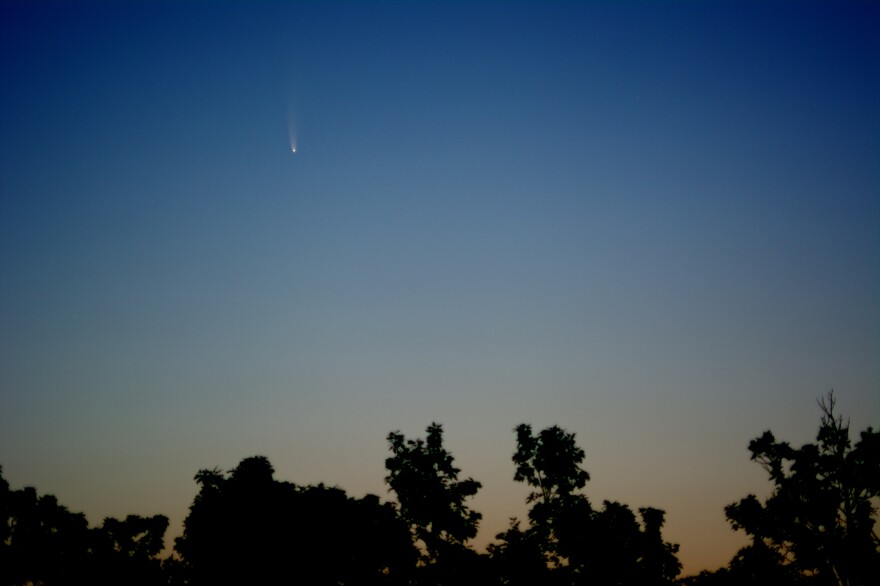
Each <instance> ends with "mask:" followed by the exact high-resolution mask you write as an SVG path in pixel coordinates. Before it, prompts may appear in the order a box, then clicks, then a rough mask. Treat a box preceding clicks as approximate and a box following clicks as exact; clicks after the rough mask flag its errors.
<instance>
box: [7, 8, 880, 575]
mask: <svg viewBox="0 0 880 586" xmlns="http://www.w3.org/2000/svg"><path fill="white" fill-rule="evenodd" d="M0 76H2V77H0V86H2V88H3V90H2V94H0V466H2V469H3V476H4V477H5V478H6V479H7V480H8V481H9V483H10V485H11V486H12V488H20V487H23V486H28V485H29V486H35V487H36V488H37V490H38V491H39V492H40V493H41V494H42V493H51V494H54V495H56V496H57V497H58V499H59V501H60V502H61V503H62V504H64V505H66V506H68V507H69V508H70V509H71V510H74V511H83V512H85V513H86V515H87V517H88V519H89V521H90V522H91V523H93V524H98V523H100V522H101V520H102V519H103V518H105V517H107V516H116V517H120V516H125V515H127V514H140V515H152V514H157V513H162V514H165V515H167V516H168V517H169V518H170V520H171V527H170V529H169V532H168V534H167V535H166V543H167V544H169V545H170V544H171V543H173V537H174V536H175V535H177V534H179V532H180V530H181V523H182V521H183V519H184V517H185V515H186V513H187V508H188V506H189V505H190V504H191V503H192V499H193V496H194V495H195V494H196V491H197V486H196V484H195V482H194V481H193V476H194V475H195V473H196V472H197V471H198V470H199V469H204V468H214V467H215V466H216V467H219V468H221V469H225V470H228V469H231V468H233V467H234V466H235V465H236V464H237V463H238V462H239V461H240V460H241V459H243V458H245V457H248V456H252V455H256V454H260V455H265V456H267V457H268V458H269V460H270V461H271V462H272V464H273V465H274V467H275V469H276V478H278V479H281V480H288V481H291V482H295V483H297V484H309V483H317V482H324V483H325V484H329V485H338V486H340V487H341V488H344V489H345V490H346V491H347V492H348V493H349V494H350V495H352V496H362V495H364V494H366V493H375V494H379V495H381V496H382V497H383V498H386V499H392V498H393V494H389V493H388V489H387V487H386V486H385V484H384V476H385V469H384V460H385V458H386V457H388V456H389V455H390V452H389V451H388V446H387V442H386V436H387V435H388V433H389V432H391V431H395V430H400V431H401V432H403V433H404V434H405V435H406V436H407V437H424V435H425V428H426V427H427V426H428V425H429V424H430V423H431V422H432V421H436V422H439V423H441V424H442V425H443V428H444V431H445V445H446V447H447V448H448V449H449V450H450V451H451V452H452V454H453V456H454V457H455V461H456V464H457V465H458V466H459V467H460V468H461V470H462V475H463V476H465V477H467V476H472V477H474V478H475V479H476V480H479V481H480V482H482V484H483V488H482V490H481V491H480V493H479V494H478V495H477V497H476V498H475V499H473V501H472V506H473V508H474V509H476V510H477V511H480V512H481V513H483V516H484V518H483V521H482V523H481V529H480V533H479V535H478V537H477V539H476V541H475V546H476V547H478V549H481V548H483V547H485V545H486V544H487V543H489V542H491V541H492V540H493V538H494V535H495V534H496V533H498V532H500V531H503V530H504V529H505V528H506V527H507V524H508V519H509V518H510V517H513V516H517V517H520V518H524V517H525V514H526V510H527V509H526V505H525V496H526V494H527V492H528V490H527V488H526V487H523V486H521V485H519V484H517V483H515V482H514V481H513V474H514V467H513V463H512V461H511V456H512V454H513V452H514V450H515V435H514V432H513V429H514V427H515V426H516V425H517V424H519V423H523V422H525V423H530V424H532V426H533V428H534V429H535V430H539V429H542V428H544V427H547V426H550V425H560V426H562V427H564V428H565V429H567V430H568V431H571V432H574V433H575V434H576V437H577V441H578V443H579V445H580V446H581V447H582V448H583V449H584V450H585V452H586V459H585V461H584V467H585V468H586V469H587V471H588V472H589V473H590V474H591V476H592V480H591V481H590V482H589V483H588V484H587V487H586V494H587V495H588V496H589V498H590V499H591V502H593V504H594V505H596V506H599V505H600V504H601V502H602V501H603V500H605V499H609V500H617V501H620V502H623V503H625V504H628V505H630V506H631V507H633V508H634V509H636V508H638V507H642V506H654V507H658V508H661V509H664V510H665V511H666V514H667V516H666V526H665V528H664V535H665V537H666V539H667V540H669V541H672V542H675V543H679V544H680V545H681V551H680V555H679V557H680V559H681V561H682V563H683V564H684V571H685V573H694V572H698V571H700V570H702V569H715V568H718V567H720V566H723V565H725V564H727V562H728V561H729V560H730V558H731V557H732V556H733V554H734V553H735V552H736V550H737V549H738V548H739V547H741V546H743V545H744V544H745V543H746V538H745V536H744V535H742V534H738V533H735V532H733V531H732V530H731V529H730V527H729V525H728V524H727V522H726V520H725V517H724V510H723V509H724V506H725V505H727V504H729V503H731V502H734V501H737V500H739V499H740V498H743V497H745V496H746V495H747V494H749V493H755V494H757V495H759V496H761V497H764V496H767V495H768V494H769V492H770V490H771V485H770V483H769V482H768V480H767V477H766V475H765V473H764V472H763V470H761V468H760V467H759V466H758V465H757V464H755V463H753V462H750V461H749V453H748V450H747V446H748V442H749V441H750V440H751V439H752V438H754V437H757V436H758V435H760V434H761V433H762V432H763V431H764V430H766V429H772V430H773V432H774V433H775V434H776V436H777V437H778V438H780V439H784V440H787V441H790V442H792V444H794V445H801V444H802V443H805V442H809V441H813V440H814V439H815V432H816V430H817V429H818V425H819V420H820V416H821V413H820V411H819V408H818V406H817V404H816V400H817V399H818V398H820V397H821V396H823V395H824V394H825V393H827V392H828V391H829V390H831V389H834V392H835V395H836V396H837V398H838V407H839V410H840V412H841V413H842V414H845V415H850V416H851V424H852V428H853V431H854V432H857V431H859V430H863V429H865V428H866V427H867V426H869V425H873V426H874V427H875V428H876V427H877V426H878V424H880V392H878V391H880V171H878V170H880V107H878V105H880V5H877V4H876V3H871V2H867V1H865V2H835V3H831V2H828V3H826V2H724V1H721V2H707V3H701V2H688V1H668V2H622V3H620V2H614V3H612V2H558V3H546V2H542V3H537V2H534V3H533V2H524V1H514V2H505V3H501V2H454V1H450V2H436V3H435V2H431V3H429V2H418V3H409V2H370V3H354V2H345V3H343V2H295V3H294V2H291V3H283V2H272V3H270V2H263V3H245V2H221V3H207V2H170V1H169V2H149V3H148V2H119V3H112V4H111V3H106V2H89V3H76V2H65V3H61V2H40V1H37V2H12V1H9V0H3V1H2V2H0ZM294 139H295V142H296V147H297V148H296V153H295V154H294V153H292V152H291V141H292V140H294Z"/></svg>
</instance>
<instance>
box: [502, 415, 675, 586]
mask: <svg viewBox="0 0 880 586" xmlns="http://www.w3.org/2000/svg"><path fill="white" fill-rule="evenodd" d="M515 431H516V439H517V450H516V452H515V453H514V455H513V462H514V464H515V465H516V472H515V474H514V480H516V481H519V482H525V483H527V484H528V485H529V486H532V487H534V488H536V490H535V491H533V492H531V493H530V494H529V495H528V497H527V499H526V500H527V502H528V503H530V504H531V505H532V507H531V509H530V510H529V521H530V525H529V526H528V527H527V528H525V529H521V528H520V523H519V521H517V520H515V519H514V520H512V522H511V527H510V529H508V530H507V531H506V532H504V533H501V534H499V535H498V536H497V538H498V539H499V543H496V544H493V545H492V546H490V548H489V553H490V555H491V556H492V558H493V560H495V562H496V564H497V567H498V572H499V574H500V575H501V579H502V583H504V584H535V583H541V584H566V585H574V584H596V585H599V586H602V585H606V584H608V585H611V584H615V585H633V586H636V585H650V584H670V583H672V582H673V580H674V579H675V577H676V576H677V575H678V573H679V570H680V568H681V565H680V564H679V562H678V558H677V557H676V554H677V552H678V546H677V545H673V544H669V543H666V542H664V541H663V538H662V535H661V531H660V530H661V527H662V526H663V522H664V513H663V511H661V510H659V509H653V508H643V509H640V510H639V512H640V515H641V522H640V521H639V520H638V519H637V518H636V516H635V515H634V514H633V512H632V511H631V510H630V509H629V507H627V506H626V505H622V504H620V503H616V502H609V501H605V502H604V503H603V508H602V509H601V510H594V509H593V507H592V506H591V505H590V502H589V500H588V499H587V497H586V495H584V494H583V493H582V492H581V490H582V489H583V488H584V487H585V486H586V483H587V481H588V480H589V478H590V476H589V474H588V473H587V471H586V470H584V469H583V468H581V463H582V462H583V460H584V456H585V454H584V451H583V450H582V449H581V448H580V447H578V445H577V444H576V442H575V436H574V434H573V433H568V432H566V431H565V430H563V429H561V428H560V427H558V426H553V427H549V428H547V429H544V430H542V431H541V432H540V433H538V435H534V434H533V433H532V428H531V426H529V425H527V424H521V425H519V426H517V427H516V430H515Z"/></svg>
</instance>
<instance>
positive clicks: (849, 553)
mask: <svg viewBox="0 0 880 586" xmlns="http://www.w3.org/2000/svg"><path fill="white" fill-rule="evenodd" d="M819 406H820V409H821V411H822V419H821V423H820V426H819V431H818V433H817V435H816V443H815V444H805V445H804V446H802V447H801V448H799V449H795V448H792V447H791V446H790V445H789V444H788V442H780V441H777V440H776V438H775V436H774V435H773V433H772V432H770V431H766V432H764V433H763V434H762V435H761V436H760V437H758V438H756V439H754V440H752V441H751V442H750V443H749V452H751V459H752V460H754V461H756V462H758V463H759V464H760V465H761V466H762V467H763V468H764V469H765V470H766V471H767V473H768V475H769V477H770V481H771V482H772V483H773V493H772V494H771V496H770V497H769V498H768V499H766V501H765V502H764V503H761V501H760V500H759V499H758V498H757V497H756V496H755V495H748V496H746V497H745V498H743V499H742V500H740V501H739V502H737V503H733V504H731V505H728V506H727V507H726V508H725V512H726V514H727V518H728V520H729V521H730V523H731V525H732V526H733V528H734V529H742V530H743V531H745V532H746V533H748V534H749V535H751V536H752V539H753V545H752V546H751V548H752V549H753V550H755V551H756V552H758V551H760V552H761V554H760V557H757V556H756V555H751V556H749V554H748V553H747V552H741V553H740V554H739V555H738V559H739V560H741V562H740V567H742V564H743V563H745V562H744V561H742V560H746V561H748V560H750V559H759V560H761V563H762V564H765V565H766V564H767V562H766V560H767V559H769V558H771V557H772V558H773V559H775V560H776V563H777V564H778V565H782V566H786V567H789V568H790V569H792V570H794V571H796V573H797V574H798V575H800V576H810V577H812V581H814V582H816V583H819V584H840V585H842V586H843V585H846V586H857V585H859V586H860V585H866V584H870V583H876V580H877V578H878V577H880V538H878V535H877V533H876V531H875V527H876V523H877V509H876V503H877V498H878V497H880V434H878V433H877V432H875V431H874V430H873V429H872V428H870V427H869V428H868V429H867V430H866V431H863V432H861V434H860V440H859V441H858V442H857V443H856V444H855V445H853V444H852V442H851V440H850V433H849V421H848V420H847V421H844V419H843V417H840V416H838V415H836V414H835V412H834V409H835V406H836V400H835V397H834V395H833V393H828V395H827V396H826V397H823V398H822V399H821V400H820V401H819ZM765 549H766V552H764V550H765ZM733 568H734V564H733V562H731V569H733ZM762 573H767V571H766V570H764V571H763V572H762Z"/></svg>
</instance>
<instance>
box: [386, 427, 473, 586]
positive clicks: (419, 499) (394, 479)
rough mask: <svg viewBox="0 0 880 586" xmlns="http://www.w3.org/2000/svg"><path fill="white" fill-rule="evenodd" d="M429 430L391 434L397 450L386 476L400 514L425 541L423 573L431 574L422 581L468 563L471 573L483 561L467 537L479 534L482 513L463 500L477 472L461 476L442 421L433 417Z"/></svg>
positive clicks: (449, 575)
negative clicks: (413, 435) (411, 435)
mask: <svg viewBox="0 0 880 586" xmlns="http://www.w3.org/2000/svg"><path fill="white" fill-rule="evenodd" d="M427 434H428V435H427V438H426V439H424V440H423V439H406V438H405V437H404V436H403V435H402V434H401V433H400V432H392V433H390V434H388V446H389V448H390V449H391V452H392V454H393V455H392V456H391V457H390V458H388V459H387V460H385V468H386V469H387V470H388V476H387V477H386V478H385V481H386V482H387V483H388V486H389V487H390V488H391V490H392V491H394V493H395V494H396V495H397V502H398V506H399V509H400V515H401V517H402V518H403V519H404V520H405V521H406V522H407V523H408V524H409V526H410V528H411V530H412V532H413V536H414V538H415V539H416V540H418V541H421V543H422V545H423V548H424V556H423V560H422V566H423V567H424V568H427V569H426V570H425V571H423V575H428V576H433V577H432V578H430V579H425V580H424V581H425V582H431V581H434V582H441V583H442V582H445V581H448V580H455V579H458V578H456V577H455V576H456V575H459V574H461V573H462V572H464V570H463V568H465V567H470V568H471V570H468V573H470V572H471V571H476V569H475V568H476V566H479V565H481V561H480V560H479V559H478V558H477V557H475V556H476V554H475V553H474V552H473V550H471V549H470V548H468V547H467V541H468V540H469V539H471V538H473V537H474V536H475V535H476V534H477V526H478V523H479V521H480V518H481V517H482V515H481V514H480V513H478V512H476V511H473V510H471V509H470V508H469V507H468V505H467V504H466V502H465V501H466V500H467V499H469V498H470V497H472V496H474V495H475V494H476V493H477V491H478V490H479V489H480V487H481V484H480V483H479V482H477V481H476V480H474V479H473V478H466V479H463V480H459V478H458V475H459V472H461V470H459V469H458V468H456V467H455V466H454V465H453V461H454V458H453V457H452V454H450V453H449V452H448V451H447V450H446V449H444V447H443V428H442V426H441V425H439V424H437V423H432V424H431V425H430V426H428V428H427ZM459 578H460V576H459ZM450 583H451V582H450Z"/></svg>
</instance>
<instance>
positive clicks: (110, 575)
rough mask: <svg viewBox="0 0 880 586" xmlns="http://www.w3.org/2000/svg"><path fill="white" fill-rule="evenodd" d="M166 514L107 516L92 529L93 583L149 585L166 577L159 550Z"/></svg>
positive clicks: (166, 523) (162, 541)
mask: <svg viewBox="0 0 880 586" xmlns="http://www.w3.org/2000/svg"><path fill="white" fill-rule="evenodd" d="M167 529H168V518H167V517H165V516H164V515H154V516H152V517H140V516H138V515H128V516H127V517H126V518H125V520H122V521H120V520H119V519H114V518H112V517H108V518H107V519H104V522H103V523H102V524H101V527H99V528H97V529H94V530H93V538H92V552H93V554H94V565H95V568H96V571H95V573H94V575H93V578H92V580H91V583H92V584H107V585H108V586H110V585H112V584H128V585H130V586H148V585H150V584H161V583H163V582H164V581H165V577H164V575H163V568H162V563H161V561H160V560H159V558H158V556H159V553H160V552H161V551H162V548H163V547H164V535H165V531H166V530H167Z"/></svg>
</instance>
